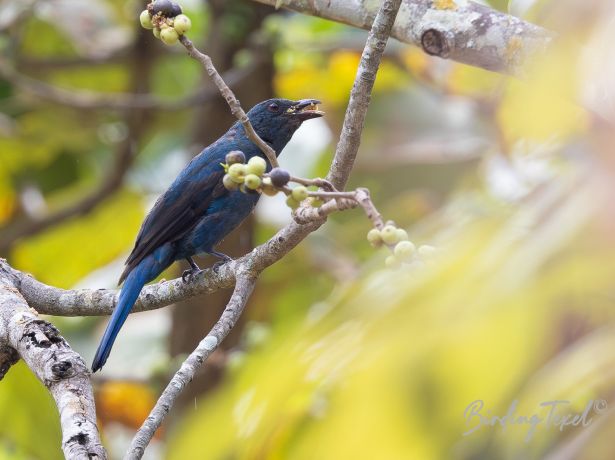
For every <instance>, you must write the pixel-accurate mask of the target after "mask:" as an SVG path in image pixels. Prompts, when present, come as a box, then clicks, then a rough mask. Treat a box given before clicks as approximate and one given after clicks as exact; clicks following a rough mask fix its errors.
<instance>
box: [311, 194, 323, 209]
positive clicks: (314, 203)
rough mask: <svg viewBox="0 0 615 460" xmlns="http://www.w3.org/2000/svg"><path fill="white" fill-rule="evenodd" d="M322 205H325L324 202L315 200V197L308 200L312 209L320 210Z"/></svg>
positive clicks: (318, 199)
mask: <svg viewBox="0 0 615 460" xmlns="http://www.w3.org/2000/svg"><path fill="white" fill-rule="evenodd" d="M323 204H325V202H324V201H322V200H321V199H320V198H317V197H315V196H313V197H311V198H310V205H311V206H312V207H313V208H320V207H321V206H322V205H323Z"/></svg>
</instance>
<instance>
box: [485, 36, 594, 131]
mask: <svg viewBox="0 0 615 460" xmlns="http://www.w3.org/2000/svg"><path fill="white" fill-rule="evenodd" d="M571 49H574V48H573V47H571V46H570V45H569V44H562V45H559V46H553V47H552V48H551V49H550V52H549V53H545V54H541V58H540V59H539V60H536V61H535V62H533V63H532V65H530V66H529V67H528V68H527V70H526V72H527V76H526V77H525V78H524V79H523V80H521V81H520V80H516V79H512V78H511V79H509V80H508V81H507V85H506V90H505V94H504V98H503V100H502V103H501V104H500V106H499V109H498V114H497V118H498V121H499V123H500V126H501V128H502V131H503V133H504V135H505V137H506V140H507V141H508V142H512V141H515V140H517V139H521V138H523V139H528V140H533V141H537V142H544V141H548V140H553V139H558V138H559V139H562V138H567V137H570V136H573V135H575V134H579V133H580V132H583V131H584V130H585V128H586V126H587V115H586V114H585V112H584V110H583V109H582V108H581V107H579V106H578V105H575V101H577V100H578V99H579V98H578V95H577V94H578V86H579V81H578V75H577V70H576V69H577V63H576V56H575V55H574V54H573V53H572V52H571Z"/></svg>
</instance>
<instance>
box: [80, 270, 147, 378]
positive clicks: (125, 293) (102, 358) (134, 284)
mask: <svg viewBox="0 0 615 460" xmlns="http://www.w3.org/2000/svg"><path fill="white" fill-rule="evenodd" d="M148 268H149V267H147V264H143V263H141V264H139V265H137V266H136V267H135V268H134V269H133V270H132V271H131V272H130V273H129V274H128V276H127V277H126V281H124V285H123V286H122V291H121V292H120V298H119V300H118V302H117V305H116V307H115V310H113V314H112V315H111V319H110V320H109V324H107V329H105V334H104V335H103V338H102V340H101V341H100V345H98V350H96V355H95V356H94V361H93V362H92V372H96V371H97V370H99V369H101V368H102V367H103V366H104V365H105V362H106V361H107V358H108V357H109V353H111V347H113V342H115V338H116V337H117V334H118V333H119V332H120V329H121V327H122V326H123V325H124V321H126V318H127V317H128V313H130V310H132V306H133V305H134V303H135V302H136V301H137V298H138V297H139V293H140V292H141V289H143V286H144V285H145V283H147V282H148V281H149V279H150V276H148V275H149V274H150V273H149V270H148Z"/></svg>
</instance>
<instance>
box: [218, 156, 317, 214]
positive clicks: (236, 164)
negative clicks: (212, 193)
mask: <svg viewBox="0 0 615 460" xmlns="http://www.w3.org/2000/svg"><path fill="white" fill-rule="evenodd" d="M225 161H226V163H222V164H221V165H222V167H223V168H224V171H225V172H226V174H225V175H224V178H223V179H222V183H223V184H224V187H226V189H227V190H230V191H233V190H239V191H241V192H243V193H264V194H265V195H269V196H274V195H276V194H277V193H278V192H282V193H284V194H286V195H287V198H286V204H287V205H288V206H289V207H290V208H291V209H296V208H298V207H299V204H300V203H301V202H302V201H303V200H305V199H307V198H308V197H309V193H310V192H309V191H308V189H307V187H305V186H303V185H298V186H296V187H294V188H292V189H291V188H290V187H288V183H289V182H290V180H291V177H290V173H289V172H288V171H286V170H285V169H282V168H273V169H272V170H271V171H269V172H268V173H267V172H266V171H267V162H266V161H265V160H264V159H263V158H261V157H259V156H254V157H252V158H250V159H249V160H248V162H247V163H246V156H245V155H244V154H243V152H240V151H239V150H233V151H232V152H229V153H228V154H227V155H226V157H225ZM310 200H311V205H312V206H316V207H317V206H320V205H322V201H321V200H319V199H316V198H314V197H311V198H310Z"/></svg>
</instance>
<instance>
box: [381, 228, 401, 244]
mask: <svg viewBox="0 0 615 460" xmlns="http://www.w3.org/2000/svg"><path fill="white" fill-rule="evenodd" d="M380 236H381V237H382V241H384V242H385V243H386V244H395V243H397V228H395V227H393V226H392V225H385V226H384V228H383V229H382V230H380Z"/></svg>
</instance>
